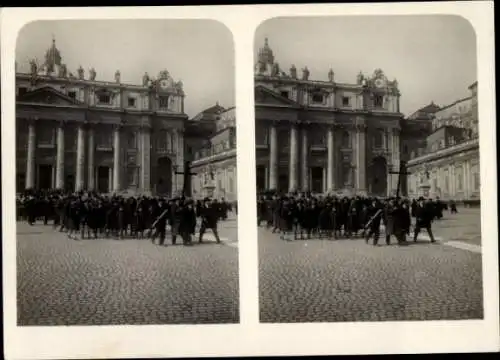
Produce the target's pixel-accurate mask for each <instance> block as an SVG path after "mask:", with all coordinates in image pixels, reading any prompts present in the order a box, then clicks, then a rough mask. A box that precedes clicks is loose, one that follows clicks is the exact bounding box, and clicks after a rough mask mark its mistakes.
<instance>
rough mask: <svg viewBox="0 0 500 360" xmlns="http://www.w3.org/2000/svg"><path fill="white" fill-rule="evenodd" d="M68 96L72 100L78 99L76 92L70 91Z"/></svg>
mask: <svg viewBox="0 0 500 360" xmlns="http://www.w3.org/2000/svg"><path fill="white" fill-rule="evenodd" d="M68 96H69V97H70V98H72V99H76V91H68Z"/></svg>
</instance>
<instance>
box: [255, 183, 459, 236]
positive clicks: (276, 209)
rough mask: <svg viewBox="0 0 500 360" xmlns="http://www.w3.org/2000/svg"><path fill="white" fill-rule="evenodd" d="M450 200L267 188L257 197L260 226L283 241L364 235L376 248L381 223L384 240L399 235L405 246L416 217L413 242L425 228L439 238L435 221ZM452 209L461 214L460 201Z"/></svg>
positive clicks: (452, 205) (430, 234)
mask: <svg viewBox="0 0 500 360" xmlns="http://www.w3.org/2000/svg"><path fill="white" fill-rule="evenodd" d="M447 209H448V204H446V203H444V202H443V201H441V200H440V199H439V198H436V199H425V198H423V197H420V198H418V199H413V200H409V199H406V198H401V197H388V198H377V197H366V196H335V195H314V194H311V193H290V194H286V195H284V194H278V193H276V192H272V191H271V192H263V193H261V194H258V199H257V226H262V225H264V226H265V227H266V228H268V229H269V230H270V231H272V232H273V233H276V232H277V233H279V234H280V238H281V239H283V240H289V241H290V240H304V239H311V238H326V239H339V238H364V239H365V241H366V243H369V242H370V239H372V244H373V245H375V246H377V245H378V242H379V238H380V234H381V225H382V224H383V226H384V228H385V231H384V232H385V242H386V244H387V245H390V243H391V237H393V236H394V237H395V239H396V240H397V244H398V245H406V244H408V242H407V236H409V235H410V232H411V227H412V217H413V218H415V221H414V223H415V225H414V227H413V241H414V242H416V241H417V238H418V235H419V233H420V232H421V230H423V229H425V230H426V231H427V233H428V235H429V238H430V241H431V242H435V239H434V234H433V233H432V222H433V221H434V220H436V219H441V218H442V217H443V211H444V210H447ZM449 209H450V212H451V213H457V206H456V203H455V202H453V201H451V202H449Z"/></svg>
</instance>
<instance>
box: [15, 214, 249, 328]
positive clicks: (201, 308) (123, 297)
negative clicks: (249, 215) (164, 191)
mask: <svg viewBox="0 0 500 360" xmlns="http://www.w3.org/2000/svg"><path fill="white" fill-rule="evenodd" d="M234 223H235V221H234V220H233V221H228V222H227V224H226V223H223V224H221V229H220V233H221V237H224V236H226V237H228V236H230V235H228V234H231V231H234V230H232V229H231V227H232V226H234ZM226 225H227V226H226ZM226 228H227V229H226ZM17 232H18V237H17V318H18V324H19V325H120V324H136V325H139V324H210V323H237V322H239V295H238V293H239V291H238V252H237V250H236V249H235V248H233V247H230V246H224V245H222V244H221V245H217V244H214V243H213V242H211V241H210V236H207V241H206V244H201V245H200V244H197V243H195V244H194V246H192V247H185V246H182V245H179V246H167V247H160V246H157V245H153V244H152V243H151V242H150V241H147V240H132V239H130V240H129V239H126V240H105V239H98V240H69V239H67V237H66V236H65V234H62V233H59V232H56V231H53V230H52V228H51V227H50V226H43V225H41V224H37V225H35V226H33V227H31V226H29V225H27V224H26V223H18V224H17ZM223 242H224V243H227V242H234V239H230V238H223ZM167 244H170V241H169V239H167Z"/></svg>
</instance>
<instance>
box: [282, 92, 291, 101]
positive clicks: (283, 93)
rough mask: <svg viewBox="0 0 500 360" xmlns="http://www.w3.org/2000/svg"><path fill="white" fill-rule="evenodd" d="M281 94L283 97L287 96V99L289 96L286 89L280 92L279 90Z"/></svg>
mask: <svg viewBox="0 0 500 360" xmlns="http://www.w3.org/2000/svg"><path fill="white" fill-rule="evenodd" d="M281 96H283V97H284V98H287V99H288V98H289V96H290V93H289V92H288V91H282V92H281Z"/></svg>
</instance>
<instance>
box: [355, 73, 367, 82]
mask: <svg viewBox="0 0 500 360" xmlns="http://www.w3.org/2000/svg"><path fill="white" fill-rule="evenodd" d="M364 80H365V77H364V75H363V73H362V72H361V71H360V72H359V74H358V76H357V77H356V83H357V84H358V85H363V81H364Z"/></svg>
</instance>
